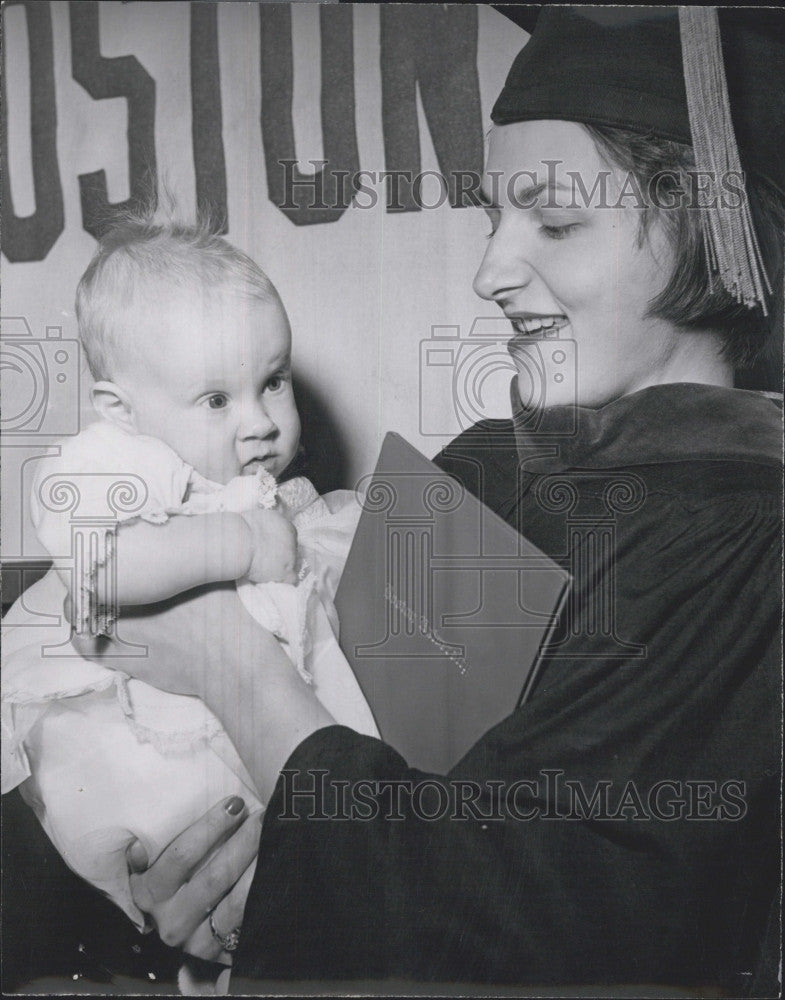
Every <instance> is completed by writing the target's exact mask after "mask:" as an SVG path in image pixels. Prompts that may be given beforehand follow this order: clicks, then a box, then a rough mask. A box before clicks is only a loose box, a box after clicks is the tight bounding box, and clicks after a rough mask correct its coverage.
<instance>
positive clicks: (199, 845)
mask: <svg viewBox="0 0 785 1000" xmlns="http://www.w3.org/2000/svg"><path fill="white" fill-rule="evenodd" d="M263 815H264V813H262V812H257V813H254V815H252V816H249V815H248V810H247V808H246V805H245V803H244V802H243V800H242V799H240V798H238V797H237V796H234V797H233V798H230V799H227V800H225V801H223V802H219V803H218V804H217V805H215V806H213V808H212V809H210V810H209V811H208V812H207V813H205V815H204V816H202V818H201V819H198V820H197V821H196V822H195V823H193V824H192V825H191V826H189V827H188V828H187V829H186V830H184V831H183V833H181V834H180V835H179V836H178V837H176V838H175V839H174V840H173V841H172V843H171V844H170V845H169V846H168V847H167V848H166V850H165V851H164V852H163V853H162V854H161V855H160V857H159V858H158V859H157V860H156V861H155V862H153V864H152V865H150V867H149V868H148V867H147V856H146V854H145V850H144V848H143V847H142V845H141V844H140V843H139V841H135V842H134V843H133V844H132V845H131V846H130V847H129V849H128V855H127V856H128V866H129V868H130V870H131V893H132V895H133V898H134V902H135V903H136V905H137V906H138V907H139V909H140V910H141V911H142V913H144V914H146V915H147V916H148V917H149V919H150V921H151V922H152V924H153V926H154V927H155V929H156V930H157V932H158V935H159V936H160V938H161V940H162V941H163V942H164V944H167V945H169V946H170V947H172V948H181V949H182V950H183V951H185V952H187V953H188V954H189V955H196V956H198V957H199V958H204V959H207V960H209V961H213V962H222V963H223V964H224V965H231V963H232V955H231V953H230V952H227V951H225V950H224V949H223V948H222V946H221V944H220V942H219V941H218V940H217V939H216V937H215V936H214V935H213V932H212V930H211V928H210V914H211V913H212V916H213V925H214V927H215V928H216V930H217V932H218V933H219V934H220V935H221V936H222V937H224V938H225V937H226V935H227V934H229V932H230V931H232V930H234V929H235V928H239V927H240V926H241V924H242V920H243V911H244V910H245V900H246V898H247V896H248V890H249V889H250V887H251V881H252V880H253V874H254V871H255V869H256V852H257V850H258V847H259V835H260V832H261V819H262V817H263ZM213 851H215V853H214V854H212V852H213ZM211 854H212V857H210V860H209V861H208V862H207V863H206V864H204V861H205V858H207V857H208V856H210V855H211ZM203 864H204V867H202V865H203Z"/></svg>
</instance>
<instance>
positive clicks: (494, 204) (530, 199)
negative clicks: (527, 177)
mask: <svg viewBox="0 0 785 1000" xmlns="http://www.w3.org/2000/svg"><path fill="white" fill-rule="evenodd" d="M497 190H498V189H497ZM570 190H571V189H570V187H569V186H568V185H567V184H562V183H560V182H558V181H557V182H555V183H554V181H552V180H545V181H540V182H539V184H527V185H526V187H522V188H520V189H519V190H518V191H508V192H507V194H508V196H509V199H510V201H513V202H514V203H515V204H516V205H517V206H518V207H526V208H532V207H533V206H534V202H535V201H536V199H537V198H539V196H540V195H541V194H542V193H543V191H549V192H555V191H570ZM477 193H478V197H479V201H480V205H481V207H482V208H498V207H499V205H498V199H496V198H492V197H491V196H490V195H489V194H488V193H487V191H485V189H484V188H482V187H481V188H480V189H479V191H478V192H477ZM543 207H550V208H560V207H561V206H559V205H550V206H543Z"/></svg>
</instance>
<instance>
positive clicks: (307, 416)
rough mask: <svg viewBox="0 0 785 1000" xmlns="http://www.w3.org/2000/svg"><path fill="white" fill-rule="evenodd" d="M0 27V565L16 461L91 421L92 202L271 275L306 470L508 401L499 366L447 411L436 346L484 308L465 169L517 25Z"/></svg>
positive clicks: (14, 540) (17, 483)
mask: <svg viewBox="0 0 785 1000" xmlns="http://www.w3.org/2000/svg"><path fill="white" fill-rule="evenodd" d="M4 33H5V45H4V110H5V118H6V128H5V131H4V133H3V234H2V235H3V240H2V249H3V261H2V281H3V299H2V317H3V323H2V339H3V343H2V352H3V356H2V389H3V403H4V405H3V422H2V433H3V437H2V460H3V461H2V469H3V495H4V503H3V557H4V559H5V560H6V561H8V560H17V559H30V558H36V557H40V556H41V555H42V550H41V549H40V548H39V546H38V543H37V541H36V540H35V538H34V535H33V532H32V529H31V526H30V524H29V520H28V517H27V514H26V504H27V499H26V494H27V493H28V492H29V484H30V478H31V476H32V474H33V471H34V466H35V462H36V460H37V458H40V457H41V456H42V455H44V454H47V453H51V451H52V449H53V448H54V447H56V442H57V440H58V439H59V438H60V437H62V436H64V435H72V434H75V433H77V432H78V430H79V429H80V427H83V426H85V425H86V424H87V423H88V422H89V421H91V420H92V419H94V418H93V414H92V409H91V406H90V402H89V386H90V378H89V374H88V372H87V367H86V364H85V362H84V359H83V358H82V356H81V352H80V349H79V344H78V341H77V330H76V322H75V317H74V305H73V303H74V292H75V289H76V285H77V283H78V281H79V278H80V276H81V274H82V273H83V271H84V269H85V267H86V266H87V264H88V262H89V260H90V258H91V256H92V254H93V252H94V250H95V247H96V239H97V237H99V236H100V233H101V231H102V227H103V226H104V225H105V220H106V218H107V217H108V215H109V214H110V213H111V211H112V210H113V209H114V208H116V207H123V206H127V207H132V206H133V205H134V204H135V203H138V202H139V201H140V200H143V199H145V198H149V196H150V192H151V191H152V192H156V193H157V194H158V195H159V196H160V197H165V196H166V193H167V192H168V193H170V194H171V195H172V196H173V197H174V199H175V201H176V203H177V206H178V208H179V209H181V210H182V211H183V212H184V213H185V214H193V213H194V212H195V211H196V210H201V211H202V212H209V213H210V214H211V215H212V217H213V218H215V219H218V220H219V222H220V223H222V228H223V230H224V232H225V233H226V235H227V238H228V239H229V240H230V241H231V242H233V243H234V244H236V245H237V246H239V247H240V248H241V249H242V250H244V251H246V252H247V253H249V254H250V255H251V256H252V257H253V258H254V259H255V260H256V261H258V263H259V264H260V265H261V267H262V268H263V269H264V270H265V271H266V273H267V274H268V275H269V277H270V278H271V280H272V281H273V283H274V284H275V285H276V287H277V288H278V290H279V292H280V294H281V297H282V298H283V301H284V304H285V306H286V309H287V311H288V313H289V317H290V320H291V324H292V331H293V340H294V363H295V373H296V378H297V392H298V402H299V405H300V410H301V414H302V417H303V425H304V441H305V443H306V446H307V447H308V448H309V451H310V452H311V455H312V460H313V463H314V465H315V474H316V478H317V480H318V482H319V485H320V487H321V488H322V489H329V488H335V487H338V486H349V485H352V484H353V483H354V482H355V481H356V480H357V478H358V477H359V476H361V475H362V474H364V473H366V472H367V471H369V469H370V468H372V466H373V461H374V459H375V456H376V454H377V452H378V449H379V446H380V443H381V439H382V437H383V435H384V433H385V432H386V431H388V430H396V431H398V432H400V433H402V434H403V435H405V436H406V437H407V438H408V439H409V440H411V441H412V442H413V443H414V444H416V445H417V446H418V447H420V448H421V449H422V450H423V451H424V452H426V453H428V454H433V453H435V452H436V451H438V449H439V447H441V445H442V444H444V443H446V442H447V441H448V440H449V439H450V438H451V437H452V436H453V434H454V433H455V432H456V431H458V430H460V429H461V427H463V426H466V425H468V424H470V423H472V422H474V420H476V419H479V418H480V417H482V416H505V415H507V413H508V409H509V407H508V400H507V389H506V383H507V381H508V378H507V374H506V373H504V377H503V378H502V379H501V381H500V382H499V384H494V385H491V384H488V385H485V386H484V387H480V388H482V391H481V392H480V391H479V388H477V387H475V389H473V390H472V391H471V392H468V393H467V392H464V393H463V394H462V395H461V393H459V398H461V399H464V400H467V401H468V405H467V406H464V407H463V410H462V411H461V410H459V411H458V412H456V406H455V403H454V398H456V397H455V394H454V388H453V382H454V378H455V376H456V370H457V368H456V366H457V365H458V363H459V361H462V363H463V365H464V371H463V373H462V374H461V378H468V379H469V380H471V379H472V378H473V377H474V374H473V373H472V371H471V369H472V364H471V363H470V364H469V367H468V368H466V360H467V357H470V355H472V349H471V330H472V328H473V324H474V323H475V321H476V320H477V319H478V318H480V319H482V318H483V317H484V316H485V315H486V314H487V312H488V307H487V306H484V307H483V305H482V303H481V302H480V300H479V299H478V298H477V297H476V296H475V295H474V293H473V291H472V288H471V282H472V278H473V275H474V271H475V269H476V266H477V265H478V263H479V261H480V258H481V256H482V252H483V247H484V243H483V237H484V236H485V235H486V234H487V230H488V224H487V220H486V219H485V216H484V213H483V212H482V211H481V210H480V209H479V208H477V207H476V205H475V204H474V203H473V199H472V184H473V183H476V180H475V181H473V180H472V178H476V176H477V175H478V173H479V172H480V171H481V166H482V156H483V138H484V133H485V131H486V130H487V128H488V125H489V112H490V106H491V103H492V101H493V99H494V98H495V96H496V94H497V93H498V91H499V89H500V87H501V85H502V83H503V80H504V76H505V73H506V69H507V68H508V67H509V65H510V62H511V61H512V59H513V57H514V55H515V53H516V52H517V50H518V49H519V47H520V45H521V43H522V41H523V40H524V39H525V37H526V36H525V34H524V33H523V32H522V31H520V30H518V29H517V28H515V27H514V26H512V25H510V23H509V22H508V21H507V20H506V19H505V18H504V17H502V15H500V14H499V13H498V12H496V11H494V10H492V9H490V8H481V7H475V6H473V5H457V6H446V5H440V4H434V5H425V6H423V7H417V6H415V5H397V4H390V5H379V6H376V5H357V6H351V5H346V6H340V5H335V4H324V5H311V4H293V5H288V4H232V3H230V4H206V3H192V4H189V3H167V4H159V3H133V4H125V3H108V2H107V3H94V2H75V3H65V2H53V3H32V2H31V3H20V2H11V3H8V4H6V6H5V8H4ZM434 338H436V339H438V341H439V343H440V344H441V343H442V342H443V341H444V339H445V338H447V350H446V352H445V351H441V352H440V358H441V360H440V363H439V364H438V365H433V364H429V361H428V358H429V352H428V344H429V342H430V341H432V340H433V339H434ZM467 341H468V344H467ZM467 351H468V354H467ZM475 374H476V373H475ZM475 390H476V391H475ZM478 393H479V394H478ZM423 395H425V396H427V399H428V405H427V407H424V408H423V407H422V405H421V402H422V397H423Z"/></svg>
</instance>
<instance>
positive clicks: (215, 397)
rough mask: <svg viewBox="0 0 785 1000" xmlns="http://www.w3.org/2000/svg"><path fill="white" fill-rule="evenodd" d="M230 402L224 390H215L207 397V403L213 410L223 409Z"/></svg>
mask: <svg viewBox="0 0 785 1000" xmlns="http://www.w3.org/2000/svg"><path fill="white" fill-rule="evenodd" d="M228 402H229V398H228V397H227V396H225V395H224V394H223V393H222V392H214V393H213V394H212V396H209V397H208V399H207V405H208V406H209V407H210V409H211V410H223V409H224V407H225V406H226V405H227V404H228Z"/></svg>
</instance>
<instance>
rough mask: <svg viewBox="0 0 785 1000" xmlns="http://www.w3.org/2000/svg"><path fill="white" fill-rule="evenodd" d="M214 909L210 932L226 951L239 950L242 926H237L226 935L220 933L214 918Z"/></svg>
mask: <svg viewBox="0 0 785 1000" xmlns="http://www.w3.org/2000/svg"><path fill="white" fill-rule="evenodd" d="M213 914H214V911H213V910H211V911H210V933H211V934H212V936H213V937H214V938H215V940H216V941H217V942H218V943H219V944H220V946H221V947H222V948H223V950H224V951H237V945H238V944H239V943H240V928H239V927H235V928H234V930H231V931H229V933H228V934H227V935H226V936H225V937H224V935H223V934H219V933H218V931H217V930H216V927H215V920H214V919H213Z"/></svg>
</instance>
